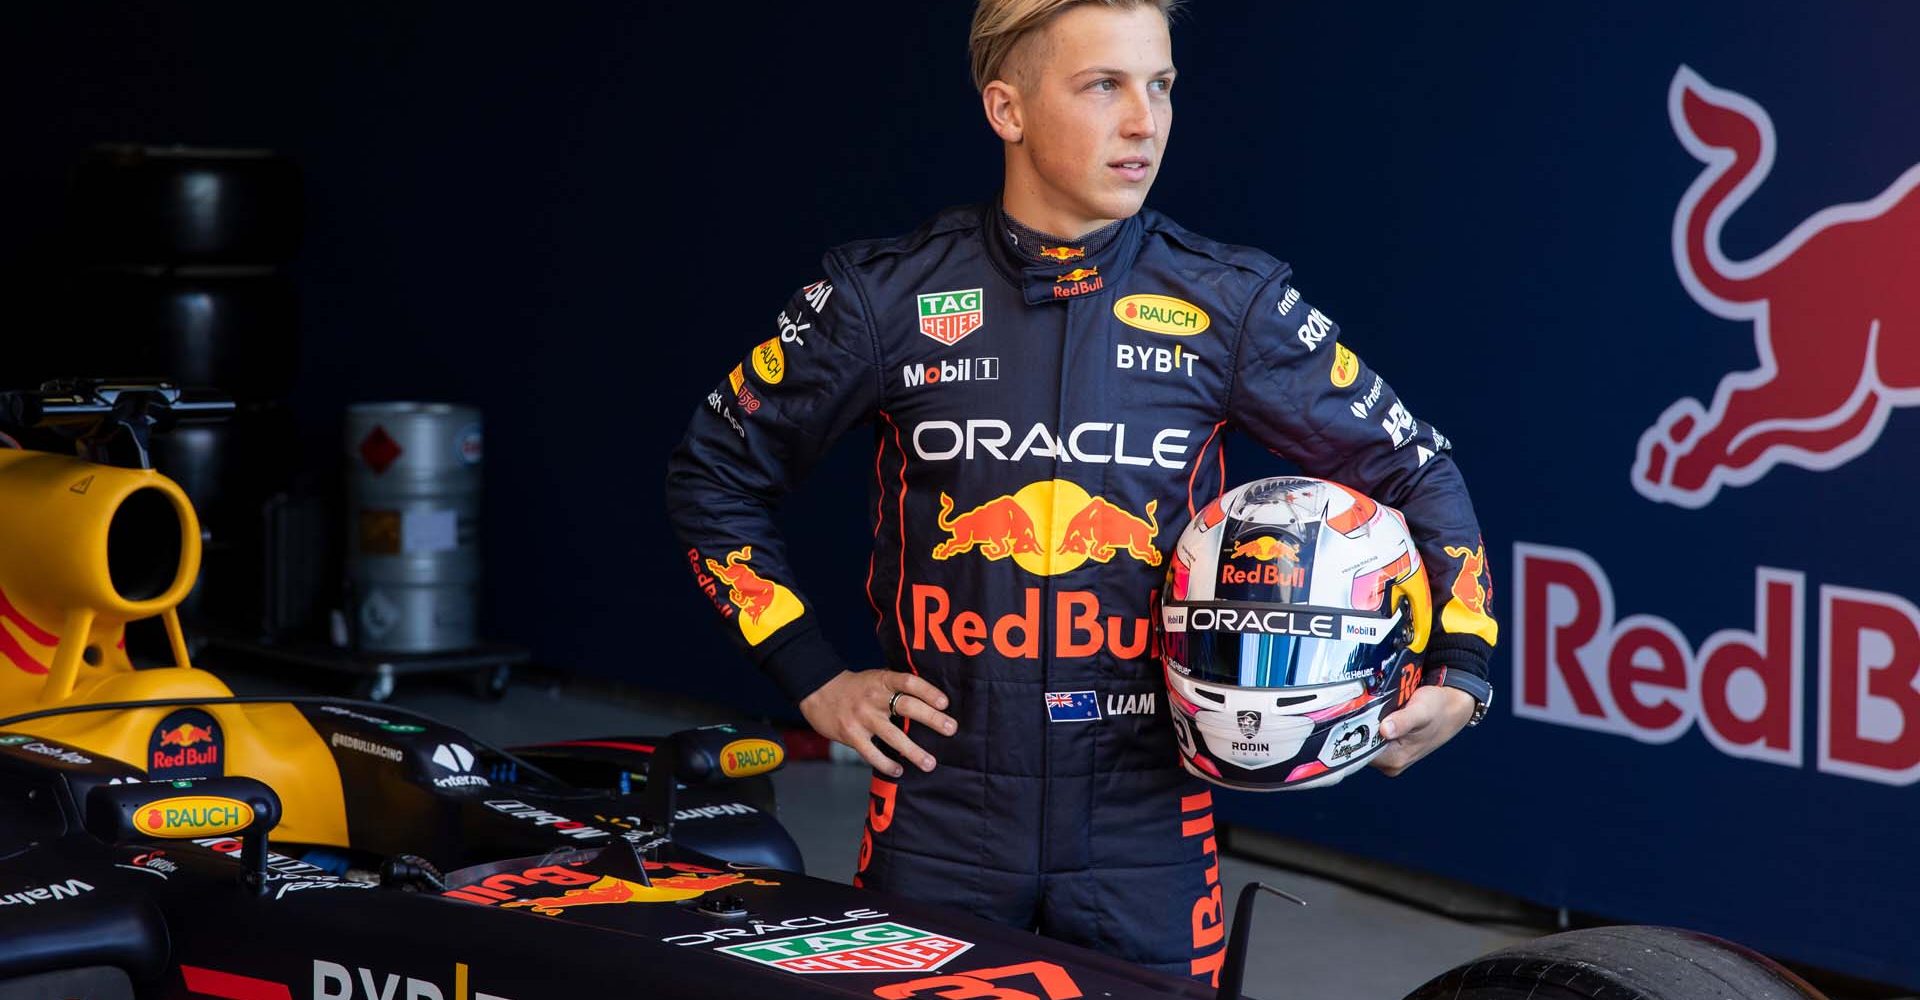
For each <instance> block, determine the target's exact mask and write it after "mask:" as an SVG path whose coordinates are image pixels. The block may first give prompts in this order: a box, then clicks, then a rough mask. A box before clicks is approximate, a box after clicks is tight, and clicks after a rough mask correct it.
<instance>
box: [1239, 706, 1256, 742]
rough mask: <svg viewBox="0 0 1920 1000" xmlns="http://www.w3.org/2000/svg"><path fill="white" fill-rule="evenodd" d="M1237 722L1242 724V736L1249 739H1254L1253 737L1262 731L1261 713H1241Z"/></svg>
mask: <svg viewBox="0 0 1920 1000" xmlns="http://www.w3.org/2000/svg"><path fill="white" fill-rule="evenodd" d="M1236 721H1238V722H1239V723H1240V735H1241V736H1244V737H1246V738H1247V739H1253V735H1254V734H1255V733H1257V732H1259V731H1260V713H1259V712H1241V713H1240V714H1239V715H1238V716H1237V717H1236Z"/></svg>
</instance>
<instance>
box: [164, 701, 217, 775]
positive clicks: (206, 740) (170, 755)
mask: <svg viewBox="0 0 1920 1000" xmlns="http://www.w3.org/2000/svg"><path fill="white" fill-rule="evenodd" d="M225 742H226V741H225V740H223V739H222V738H221V736H220V724H219V723H218V722H215V721H214V718H213V716H211V715H209V714H207V712H205V711H204V710H201V709H198V708H181V709H175V710H174V711H172V712H169V713H167V716H166V717H165V718H163V719H161V720H160V724H159V725H157V726H155V727H153V733H152V735H150V736H149V737H148V738H147V779H148V780H150V781H160V780H165V779H172V778H214V777H218V776H220V775H221V774H223V773H225V772H224V765H223V764H222V762H221V757H222V756H223V752H224V744H225Z"/></svg>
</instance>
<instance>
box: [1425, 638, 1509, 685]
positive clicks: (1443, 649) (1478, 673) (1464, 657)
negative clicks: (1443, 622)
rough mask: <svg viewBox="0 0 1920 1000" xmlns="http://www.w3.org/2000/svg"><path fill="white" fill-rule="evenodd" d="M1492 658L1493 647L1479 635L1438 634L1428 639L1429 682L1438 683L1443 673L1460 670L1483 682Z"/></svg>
mask: <svg viewBox="0 0 1920 1000" xmlns="http://www.w3.org/2000/svg"><path fill="white" fill-rule="evenodd" d="M1492 658H1493V647H1492V646H1491V645H1488V643H1487V641H1486V640H1485V639H1482V638H1480V637H1479V636H1477V635H1454V634H1451V633H1447V632H1437V633H1436V634H1435V635H1434V636H1433V638H1431V639H1428V640H1427V651H1426V655H1425V665H1426V675H1427V677H1428V678H1429V683H1436V684H1437V683H1439V679H1440V677H1441V676H1442V673H1443V671H1447V670H1458V671H1460V672H1461V673H1464V674H1472V675H1473V676H1475V677H1478V678H1480V679H1481V680H1483V681H1484V680H1487V679H1488V676H1487V662H1488V661H1489V660H1491V659H1492Z"/></svg>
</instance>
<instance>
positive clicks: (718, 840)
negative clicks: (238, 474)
mask: <svg viewBox="0 0 1920 1000" xmlns="http://www.w3.org/2000/svg"><path fill="white" fill-rule="evenodd" d="M217 409H218V407H217V404H216V402H213V401H209V400H207V399H204V398H198V399H196V398H195V397H193V396H191V395H190V394H184V393H180V392H178V391H177V390H174V389H172V388H171V387H167V386H164V385H154V384H141V385H121V386H115V385H109V384H102V383H89V384H86V385H84V386H79V387H73V386H67V387H51V388H48V389H43V390H42V391H41V392H39V393H33V394H16V395H11V396H9V395H5V394H0V416H6V415H10V416H11V418H12V422H13V423H14V424H15V425H22V424H24V425H36V424H38V425H44V424H46V423H48V422H54V421H58V420H63V419H71V420H76V421H78V420H84V421H86V422H87V427H86V430H85V432H84V433H83V434H82V435H81V443H82V447H83V449H84V450H86V451H87V453H88V454H91V455H92V456H93V457H95V458H102V457H106V458H116V459H117V461H118V462H120V463H121V464H130V465H135V466H136V467H134V468H121V467H118V465H106V464H101V463H99V462H90V461H85V460H81V459H75V458H68V457H63V456H57V455H52V454H46V453H35V452H26V451H7V450H0V510H4V511H5V512H6V516H5V517H0V1000H25V998H29V997H31V998H35V1000H39V998H46V997H61V998H87V1000H127V998H136V997H139V998H187V997H199V998H227V1000H293V998H296V997H297V998H301V1000H538V998H558V997H566V998H569V1000H572V998H576V997H579V996H581V995H583V994H585V995H593V996H620V997H628V996H632V997H662V998H676V997H689V998H691V997H703V998H709V997H720V998H726V997H848V996H861V997H879V998H883V1000H884V998H895V1000H903V998H910V997H943V998H953V1000H964V998H995V997H998V998H1006V1000H1035V998H1041V997H1044V998H1048V1000H1063V998H1070V997H1082V996H1087V997H1118V998H1125V997H1165V996H1185V997H1196V998H1197V997H1208V996H1214V995H1216V994H1215V991H1213V990H1210V989H1208V988H1206V987H1204V986H1202V985H1200V984H1197V983H1194V982H1191V981H1188V980H1180V979H1172V978H1168V977H1164V976H1161V975H1158V974H1155V973H1152V972H1149V971H1147V970H1144V969H1141V968H1138V967H1136V966H1133V965H1131V964H1128V963H1125V962H1121V961H1118V960H1115V959H1111V958H1108V957H1105V956H1102V955H1099V954H1096V953H1094V952H1091V951H1087V950H1084V949H1081V948H1078V947H1074V946H1071V945H1066V944H1062V943H1058V942H1054V941H1050V940H1048V939H1046V938H1042V937H1040V936H1037V935H1034V934H1031V933H1023V932H1021V931H1019V930H1016V929H1013V928H1008V927H1004V926H1000V925H997V924H991V923H987V922H984V921H981V920H978V919H975V918H972V917H970V916H967V915H964V914H959V913H954V912H950V911H946V910H943V909H940V908H937V907H933V906H929V905H925V904H921V903H918V902H916V901H912V900H907V899H901V898H896V897H890V896H885V895H882V894H877V893H873V892H869V891H863V890H859V889H855V888H853V887H851V886H846V885H841V884H837V883H829V882H825V881H821V880H818V879H812V878H808V877H807V876H805V875H802V874H798V870H799V869H800V867H801V864H800V858H799V854H798V851H797V850H796V849H795V848H794V845H793V842H792V840H791V838H789V837H788V836H787V835H786V833H785V831H784V829H782V828H781V827H780V825H779V823H778V821H777V820H776V819H775V818H774V815H773V812H772V804H773V803H772V795H771V788H770V786H769V785H768V784H767V781H766V778H765V774H766V773H767V772H769V771H771V770H773V769H774V768H777V767H779V766H780V765H781V763H782V762H783V759H784V751H783V748H782V747H781V745H780V743H779V742H778V740H777V738H775V737H774V735H773V734H772V733H771V732H770V731H767V730H761V729H757V728H755V727H752V726H747V725H721V726H711V727H705V728H700V729H693V730H687V731H684V732H680V733H676V734H672V735H670V736H667V737H664V738H659V739H652V738H644V737H642V738H627V737H610V738H604V739H587V740H573V741H566V742H561V743H554V744H546V745H542V746H538V747H530V748H522V749H520V750H517V751H509V750H503V749H496V748H493V747H490V746H488V745H487V744H486V743H484V742H483V741H481V740H478V739H475V738H474V737H472V736H471V735H469V734H466V733H463V732H461V731H459V730H457V729H454V728H452V727H448V726H444V725H441V724H439V723H436V722H434V721H433V720H430V719H427V718H425V717H422V716H419V715H416V714H414V713H410V712H407V711H405V710H402V709H399V708H396V707H394V706H391V705H377V704H371V703H363V702H354V701H348V700H345V699H332V698H247V697H235V696H234V695H233V694H232V692H231V691H230V690H229V689H228V688H227V687H226V686H225V685H224V684H223V683H221V682H220V681H219V680H218V679H217V678H215V677H213V676H212V675H210V674H208V673H207V672H205V671H202V670H199V669H196V668H194V667H192V666H191V665H190V664H189V663H188V659H187V655H186V652H187V651H186V645H185V642H184V639H183V637H182V635H181V633H180V626H179V621H178V617H177V615H176V614H175V612H174V608H175V606H176V605H177V603H178V601H179V600H180V598H181V597H183V596H184V595H185V594H186V592H187V589H188V587H190V585H191V582H192V578H193V574H194V573H195V572H196V571H197V565H198V559H199V548H198V545H199V532H198V526H197V523H196V519H195V517H194V514H193V510H192V505H191V504H190V503H188V502H187V500H186V497H185V495H184V494H183V493H181V491H180V490H179V488H178V487H177V486H175V485H174V484H172V483H171V482H170V481H168V480H166V479H165V478H164V477H161V476H159V475H158V474H157V473H155V472H153V471H151V470H149V469H146V468H144V464H145V463H144V460H143V459H144V454H145V443H146V435H147V434H148V433H151V432H152V431H154V430H156V429H164V428H165V426H167V425H168V423H170V422H172V421H176V420H179V419H182V418H189V417H191V416H192V415H193V414H195V413H204V412H212V411H215V410H217ZM129 454H130V455H133V456H135V458H134V459H133V460H127V459H126V458H125V456H126V455H129ZM152 616H159V617H160V618H162V619H163V621H164V622H165V625H166V628H167V631H168V634H169V638H170V640H171V641H170V645H171V646H172V648H173V651H174V655H175V660H176V662H175V663H174V664H172V665H169V666H163V667H152V668H145V669H136V668H135V666H134V665H133V664H132V663H131V662H130V660H129V659H128V657H127V655H126V652H125V649H124V645H123V642H122V640H123V638H124V628H125V625H126V623H127V622H128V621H131V620H134V619H138V618H144V617H152ZM1257 888H1258V887H1248V889H1247V891H1246V892H1245V893H1244V894H1243V895H1242V897H1241V905H1240V910H1239V915H1238V917H1237V919H1236V922H1235V924H1234V927H1233V930H1232V941H1231V944H1230V945H1229V948H1228V957H1227V959H1226V963H1225V967H1224V969H1223V971H1222V974H1221V981H1220V986H1219V990H1218V995H1219V996H1220V997H1238V996H1240V994H1241V991H1240V987H1241V985H1242V984H1241V971H1240V970H1241V967H1242V962H1243V960H1244V957H1245V951H1246V947H1247V945H1246V942H1247V924H1246V921H1247V915H1248V914H1249V913H1250V911H1251V910H1252V908H1253V907H1252V905H1251V899H1252V897H1253V894H1254V892H1255V890H1256V889H1257ZM1221 932H1222V933H1223V934H1224V933H1225V928H1224V927H1222V928H1221ZM1609 932H1610V933H1611V934H1612V936H1610V937H1604V938H1597V937H1594V936H1593V933H1594V932H1575V933H1573V934H1570V935H1556V936H1554V937H1551V938H1547V939H1543V941H1541V942H1534V943H1532V944H1530V945H1525V946H1522V947H1521V948H1520V949H1517V950H1509V951H1508V952H1505V953H1500V954H1496V955H1494V956H1489V957H1488V958H1487V959H1485V960H1482V961H1481V962H1479V963H1476V964H1472V965H1469V966H1464V967H1462V968H1461V969H1457V970H1454V971H1453V972H1450V973H1447V974H1445V975H1443V976H1442V977H1440V978H1438V979H1436V980H1434V982H1433V983H1430V984H1429V985H1428V986H1426V987H1423V988H1422V990H1421V991H1419V992H1417V993H1416V994H1415V995H1414V996H1415V997H1416V998H1419V1000H1426V998H1430V997H1442V996H1445V997H1456V998H1468V1000H1493V998H1501V997H1518V996H1528V995H1531V996H1535V997H1538V998H1541V1000H1551V998H1556V997H1558V998H1566V997H1620V998H1634V997H1643V998H1648V1000H1679V998H1681V997H1691V996H1696V995H1699V996H1704V995H1708V993H1706V992H1696V991H1701V990H1707V989H1708V988H1709V987H1710V988H1711V989H1712V990H1714V991H1715V992H1712V993H1711V995H1713V996H1728V995H1731V996H1742V997H1754V998H1764V1000H1804V998H1807V997H1817V996H1818V994H1817V993H1815V992H1813V991H1812V989H1811V988H1810V987H1806V986H1805V984H1803V983H1799V982H1798V981H1797V980H1795V979H1793V978H1792V977H1791V976H1790V975H1789V974H1787V973H1784V972H1781V971H1780V970H1778V968H1777V967H1775V966H1773V965H1772V964H1771V963H1768V962H1766V961H1765V960H1764V959H1760V958H1758V957H1755V956H1749V955H1746V954H1745V953H1743V952H1740V951H1739V950H1738V949H1737V948H1734V947H1733V946H1730V945H1726V944H1725V943H1724V942H1716V941H1713V940H1711V939H1705V938H1698V937H1693V936H1688V935H1685V934H1681V933H1678V932H1670V931H1661V930H1657V929H1648V928H1624V929H1609ZM1582 935H1587V936H1585V937H1583V936H1582ZM1609 955H1612V956H1615V957H1617V958H1620V959H1621V961H1619V962H1616V963H1613V964H1612V965H1609V964H1606V963H1602V962H1599V961H1595V960H1589V959H1588V958H1584V957H1583V956H1601V957H1605V956H1609ZM1702 970H1705V971H1702ZM1516 984H1517V985H1516Z"/></svg>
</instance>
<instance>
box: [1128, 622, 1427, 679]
mask: <svg viewBox="0 0 1920 1000" xmlns="http://www.w3.org/2000/svg"><path fill="white" fill-rule="evenodd" d="M1162 622H1163V624H1164V625H1165V631H1166V650H1167V655H1168V657H1169V658H1171V659H1172V661H1173V662H1174V664H1175V667H1176V669H1181V670H1184V671H1185V673H1186V674H1187V675H1188V676H1190V677H1192V678H1194V679H1195V680H1201V681H1208V682H1211V683H1215V684H1228V685H1232V686H1234V687H1249V688H1286V687H1310V686H1314V685H1318V684H1332V683H1336V682H1339V681H1352V680H1363V681H1367V682H1368V685H1369V688H1368V690H1369V692H1370V693H1371V692H1372V685H1373V683H1374V682H1376V681H1379V680H1381V679H1384V677H1385V675H1386V671H1385V670H1384V669H1383V668H1384V667H1385V666H1387V664H1388V662H1389V661H1390V660H1391V659H1392V658H1393V656H1394V655H1395V654H1396V653H1398V652H1399V651H1400V650H1401V649H1402V648H1404V645H1405V644H1404V643H1402V642H1397V641H1394V637H1395V635H1396V634H1397V632H1398V631H1399V629H1400V615H1398V614H1395V615H1394V616H1393V617H1390V618H1381V617H1377V616H1373V615H1357V614H1353V613H1351V612H1337V611H1323V610H1318V609H1312V608H1301V607H1296V608H1291V609H1275V608H1274V607H1273V606H1272V605H1264V606H1260V607H1257V608H1252V607H1244V606H1243V607H1233V606H1229V605H1221V604H1193V605H1185V604H1178V605H1169V606H1168V607H1167V609H1166V610H1165V612H1164V614H1163V616H1162Z"/></svg>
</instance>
